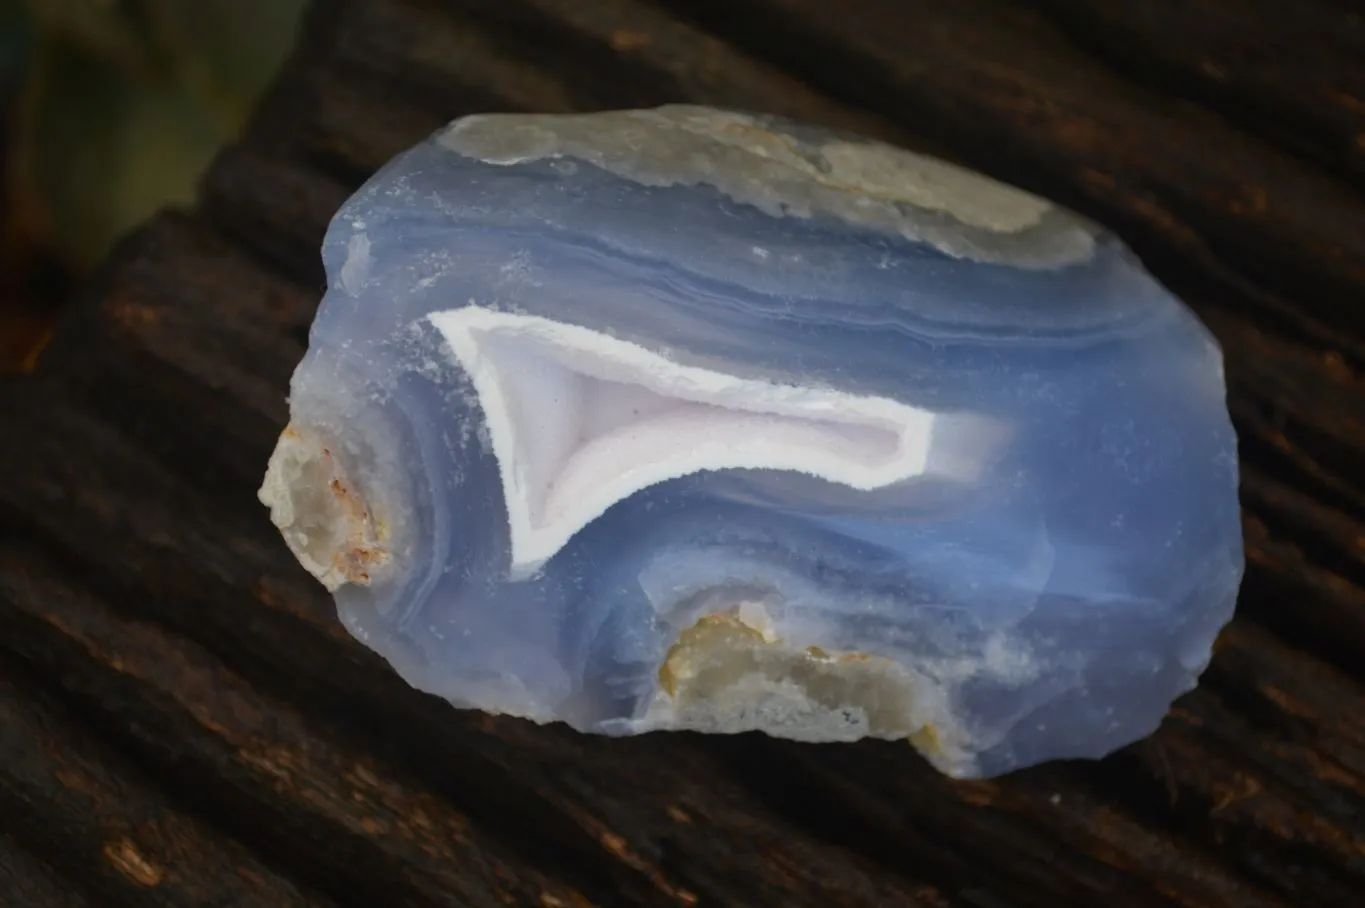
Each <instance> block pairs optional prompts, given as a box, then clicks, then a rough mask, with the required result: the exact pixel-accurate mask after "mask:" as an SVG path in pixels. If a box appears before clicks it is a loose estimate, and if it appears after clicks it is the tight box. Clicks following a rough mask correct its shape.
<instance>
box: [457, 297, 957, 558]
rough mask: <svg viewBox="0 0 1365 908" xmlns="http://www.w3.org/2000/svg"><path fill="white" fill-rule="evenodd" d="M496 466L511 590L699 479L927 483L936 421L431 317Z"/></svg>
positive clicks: (613, 347)
mask: <svg viewBox="0 0 1365 908" xmlns="http://www.w3.org/2000/svg"><path fill="white" fill-rule="evenodd" d="M430 318H431V321H432V323H433V324H434V325H435V326H436V327H437V329H438V330H440V331H441V333H442V335H443V336H444V337H445V339H446V341H447V343H448V344H449V346H450V350H451V352H452V353H453V354H454V356H455V358H456V360H457V361H458V363H459V365H460V367H461V368H462V369H463V370H464V371H465V372H466V373H467V374H468V375H469V377H470V379H471V381H472V382H473V386H474V390H475V392H476V394H477V395H478V400H479V405H480V407H481V408H482V410H483V413H484V419H485V421H486V423H487V428H488V435H489V438H490V440H491V444H492V448H493V453H494V455H495V456H496V458H497V460H498V468H499V471H500V475H501V480H502V485H503V493H504V499H505V501H506V506H507V518H508V525H509V529H510V534H511V548H512V564H511V572H512V574H513V575H514V576H529V575H530V574H533V573H534V572H535V571H536V570H537V569H538V568H539V567H540V566H541V565H542V564H544V563H545V562H546V561H547V560H548V559H549V558H551V557H552V556H553V555H554V554H555V553H556V552H557V551H559V550H560V549H561V548H562V547H563V546H564V545H565V544H566V543H567V542H568V541H569V540H570V539H571V538H572V537H573V535H574V534H575V533H577V532H578V531H579V530H581V529H582V528H583V527H584V526H586V525H587V524H588V523H589V522H591V521H592V520H593V519H595V518H596V517H598V516H600V515H601V514H603V513H604V512H605V511H606V510H607V509H608V508H609V507H611V506H612V505H613V504H615V503H616V502H618V501H621V500H622V499H624V498H627V497H629V496H630V495H632V494H634V493H636V492H638V491H640V490H642V489H644V488H647V487H648V486H651V485H654V484H656V483H659V482H663V481H666V480H669V479H675V478H678V477H682V476H687V475H689V474H692V473H697V472H700V471H704V470H724V469H770V470H790V471H799V472H802V473H806V474H809V475H812V476H816V477H819V478H821V479H824V480H827V481H830V482H835V483H840V484H842V485H846V486H850V487H852V488H855V489H860V490H871V489H876V488H881V487H884V486H888V485H892V484H894V483H897V482H901V481H903V480H907V479H910V478H913V477H916V476H919V475H921V474H923V473H925V472H926V470H927V469H929V454H930V443H931V434H932V429H933V426H934V422H935V418H936V417H935V415H934V414H933V413H930V412H928V411H925V410H921V409H918V408H916V407H911V406H908V405H906V404H902V403H899V402H897V401H894V400H890V399H888V398H884V397H874V396H858V395H854V394H849V393H845V392H840V391H833V390H828V389H824V388H815V387H799V386H794V385H785V384H777V383H774V382H771V381H766V380H761V379H750V378H741V377H738V376H734V375H729V374H726V373H723V372H718V371H713V370H710V369H704V368H699V367H696V366H688V365H683V364H680V363H677V362H674V361H673V360H670V359H668V358H667V357H666V356H663V355H661V354H659V353H656V352H654V351H651V350H648V349H646V348H645V347H642V346H640V345H639V344H636V343H633V342H630V341H625V340H620V339H618V338H614V337H612V336H610V335H608V334H605V333H603V332H600V331H594V330H590V329H588V328H583V327H580V326H577V325H570V324H564V323H561V322H556V321H552V320H550V319H546V318H541V317H538V316H528V315H520V314H515V313H507V312H495V311H490V310H488V309H484V308H481V307H478V306H473V305H471V306H467V307H464V308H460V309H452V310H447V311H444V312H437V313H433V314H432V315H431V316H430Z"/></svg>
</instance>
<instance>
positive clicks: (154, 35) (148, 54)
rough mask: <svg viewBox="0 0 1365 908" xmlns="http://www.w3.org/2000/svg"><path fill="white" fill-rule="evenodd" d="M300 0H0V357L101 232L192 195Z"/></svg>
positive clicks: (28, 347) (30, 334)
mask: <svg viewBox="0 0 1365 908" xmlns="http://www.w3.org/2000/svg"><path fill="white" fill-rule="evenodd" d="M306 2H307V0H0V113H3V125H2V126H0V153H2V154H3V157H2V158H0V160H3V166H4V184H3V187H4V188H3V197H2V202H0V218H2V219H3V220H2V221H0V229H2V230H3V233H2V234H0V370H7V371H13V370H24V369H28V368H31V367H32V365H33V363H34V361H35V358H36V355H37V352H38V350H40V349H41V347H42V345H43V344H44V343H45V341H46V338H47V336H48V334H49V333H50V331H51V327H52V325H53V323H54V322H55V320H56V318H57V317H58V315H59V313H60V310H61V307H62V305H63V304H64V302H65V301H66V300H68V299H69V298H70V296H71V294H72V293H73V292H74V291H75V290H76V289H77V288H78V287H79V286H80V282H81V280H82V278H83V277H84V276H85V275H87V274H88V273H89V271H90V269H91V268H92V267H93V266H94V265H95V264H96V263H98V262H99V260H100V258H101V257H102V256H103V255H104V254H105V252H107V251H108V249H109V247H110V246H111V244H112V243H113V242H114V241H115V240H116V239H117V238H118V237H119V236H120V235H122V234H123V233H124V232H125V231H127V230H128V229H129V228H131V227H133V226H135V225H136V224H137V223H139V222H140V221H142V220H143V219H145V218H146V217H148V216H149V215H150V214H152V213H153V212H155V211H156V210H157V209H159V208H161V207H163V206H166V205H174V204H184V203H188V202H189V201H190V200H192V199H193V197H194V191H195V186H196V183H197V181H198V178H199V177H200V175H201V174H202V173H203V171H204V169H205V167H206V166H207V165H208V163H209V161H210V160H211V159H212V157H213V155H214V153H215V152H216V151H217V150H218V149H219V148H220V147H222V145H223V144H224V143H225V142H228V141H230V140H231V139H232V138H233V137H234V136H236V135H237V133H238V131H239V130H240V129H241V128H242V126H243V124H244V122H245V120H246V118H247V116H248V115H249V113H250V111H251V109H252V106H253V105H254V103H255V102H256V100H257V99H258V98H259V96H260V94H261V92H262V91H263V90H264V89H265V87H266V86H267V85H268V84H269V82H270V80H271V78H272V77H273V76H274V74H275V72H276V70H277V69H278V68H279V65H280V63H281V62H282V61H283V59H284V57H285V56H286V55H287V53H288V52H289V48H290V46H291V45H292V43H293V39H294V32H295V30H296V28H297V26H298V22H299V18H300V14H301V12H302V10H303V7H304V5H305V4H306Z"/></svg>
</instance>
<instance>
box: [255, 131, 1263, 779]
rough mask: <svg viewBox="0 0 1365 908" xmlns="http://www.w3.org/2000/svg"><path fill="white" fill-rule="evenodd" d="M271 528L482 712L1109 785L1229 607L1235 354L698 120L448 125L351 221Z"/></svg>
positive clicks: (1048, 214) (888, 171)
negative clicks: (881, 743)
mask: <svg viewBox="0 0 1365 908" xmlns="http://www.w3.org/2000/svg"><path fill="white" fill-rule="evenodd" d="M323 254H324V257H325V260H326V264H327V269H328V273H329V275H330V277H331V286H330V289H329V290H328V292H327V295H326V297H325V298H324V299H323V301H322V306H321V308H320V309H319V311H318V315H317V320H316V322H315V323H314V325H313V329H312V335H311V341H310V345H309V350H308V354H307V356H306V357H305V359H304V360H303V362H302V364H301V365H300V366H299V368H298V371H297V372H296V373H295V375H294V379H293V390H292V398H291V408H292V420H291V424H290V426H289V428H288V429H286V430H285V433H284V435H283V436H282V437H281V440H280V443H279V446H278V448H277V449H276V452H275V454H274V457H273V458H272V460H271V463H270V466H269V469H268V472H267V476H266V479H265V484H264V486H263V487H262V490H261V498H262V500H263V501H264V502H265V503H266V504H267V505H269V506H270V508H271V511H272V516H273V519H274V520H275V522H276V524H277V525H278V526H279V527H280V528H281V530H282V532H283V534H284V537H285V539H286V541H287V542H288V544H289V545H290V547H291V549H292V550H293V551H294V553H295V554H296V555H297V556H298V558H299V560H300V561H301V562H302V563H303V564H304V566H305V567H307V568H308V569H309V570H310V571H312V572H313V573H314V574H315V575H316V576H317V577H318V578H319V579H320V580H322V582H323V583H324V584H326V585H327V586H328V588H329V589H332V590H333V591H334V592H335V595H336V601H337V605H338V607H339V610H340V613H341V617H342V620H343V621H344V622H345V624H346V626H347V627H348V628H349V629H350V631H351V632H352V633H353V634H354V635H355V636H356V637H357V638H359V639H360V640H362V641H364V642H365V643H366V644H368V645H369V646H371V647H373V648H374V649H375V650H377V651H378V652H379V653H381V654H382V655H383V656H384V657H385V658H387V659H388V660H389V661H390V662H391V663H392V664H393V665H394V667H395V668H396V669H397V670H398V672H399V673H401V674H402V676H403V677H404V678H405V679H407V680H408V681H409V682H410V683H412V684H413V685H414V686H416V687H418V688H421V689H422V690H425V691H430V692H431V693H434V694H438V695H440V696H442V697H445V698H447V699H449V700H450V701H451V702H452V703H455V704H457V705H460V706H468V707H477V708H479V709H483V710H487V711H489V712H499V713H508V714H511V715H515V716H524V717H526V718H529V719H533V720H536V721H551V720H563V721H565V722H567V723H569V724H570V725H572V726H573V727H575V728H578V729H581V730H584V731H593V732H601V733H605V734H612V735H620V734H632V733H636V732H642V731H647V730H651V729H670V728H672V729H677V728H686V729H696V730H701V731H712V732H736V731H745V730H754V729H757V730H762V731H765V732H767V733H769V734H772V735H778V736H782V737H788V738H797V739H802V740H809V741H838V740H850V739H855V738H859V737H863V736H873V737H881V738H904V739H908V740H909V741H911V742H912V743H913V744H914V745H915V746H916V747H917V748H919V749H920V751H921V752H923V753H924V754H925V755H926V756H927V757H928V758H929V759H930V760H931V761H933V762H934V764H935V765H937V766H938V767H940V768H941V769H942V770H943V771H945V772H947V773H950V774H953V775H959V776H979V775H990V774H995V773H999V772H1003V771H1006V770H1009V769H1012V768H1015V767H1019V766H1023V765H1027V764H1031V763H1035V762H1038V761H1040V760H1045V759H1049V758H1054V757H1075V756H1098V755H1102V754H1105V753H1107V752H1109V751H1111V750H1113V749H1114V748H1116V747H1118V746H1120V745H1122V744H1125V743H1127V742H1129V741H1132V740H1134V739H1136V738H1138V737H1141V736H1142V735H1145V734H1146V733H1148V732H1149V731H1151V730H1152V729H1153V728H1154V727H1155V726H1156V724H1157V723H1158V722H1159V720H1160V718H1161V716H1162V715H1163V713H1164V712H1165V710H1166V709H1167V707H1168V706H1169V704H1170V702H1171V700H1172V699H1173V698H1174V697H1175V696H1176V695H1178V694H1180V693H1181V692H1182V691H1185V690H1187V689H1189V688H1190V687H1191V686H1192V685H1193V684H1194V682H1195V679H1196V677H1197V676H1198V674H1199V673H1200V672H1201V671H1202V670H1203V668H1204V666H1205V665H1206V663H1207V661H1208V658H1209V652H1210V646H1211V644H1212V641H1213V638H1214V636H1215V634H1216V633H1217V632H1218V630H1219V628H1220V627H1221V626H1222V625H1223V624H1224V623H1225V622H1226V621H1227V620H1228V618H1229V616H1230V614H1231V611H1232V608H1233V602H1234V599H1235V596H1236V590H1237V586H1238V583H1239V580H1240V578H1241V572H1242V550H1241V536H1240V525H1239V519H1238V504H1237V460H1236V439H1235V437H1234V434H1233V430H1232V427H1231V425H1230V423H1229V420H1228V416H1227V411H1226V407H1225V402H1224V395H1225V392H1224V384H1223V374H1222V366H1221V358H1220V354H1219V351H1218V348H1217V346H1216V344H1215V342H1214V341H1213V339H1212V338H1211V337H1210V335H1209V333H1208V332H1207V331H1206V330H1205V329H1204V328H1203V327H1202V326H1201V325H1200V324H1199V322H1198V321H1197V320H1196V318H1195V317H1194V316H1193V315H1192V314H1191V313H1190V312H1189V311H1188V310H1187V309H1186V308H1185V307H1184V306H1182V305H1181V304H1180V303H1179V302H1178V301H1177V300H1176V299H1174V298H1173V297H1172V296H1171V295H1170V294H1169V293H1167V292H1166V291H1165V290H1164V289H1162V287H1161V286H1159V285H1158V284H1157V283H1156V282H1155V281H1154V280H1153V279H1152V278H1151V277H1149V276H1148V275H1147V274H1146V273H1145V272H1144V271H1143V270H1142V268H1141V267H1140V265H1139V264H1138V262H1137V261H1136V260H1135V259H1134V258H1133V256H1132V255H1131V254H1130V253H1129V252H1128V251H1127V250H1126V249H1125V247H1124V246H1123V245H1122V244H1121V243H1120V242H1119V241H1118V240H1117V239H1115V238H1114V237H1113V236H1112V235H1110V234H1108V233H1106V232H1104V231H1102V230H1101V229H1099V228H1097V227H1096V226H1095V225H1093V224H1091V223H1088V222H1086V221H1084V220H1083V219H1081V218H1079V217H1077V216H1076V215H1074V214H1071V213H1069V212H1067V211H1064V210H1062V209H1060V208H1058V207H1056V206H1054V205H1052V204H1050V203H1048V202H1046V201H1044V200H1042V199H1038V198H1036V197H1033V196H1031V195H1028V194H1026V193H1023V192H1020V191H1018V190H1015V189H1012V188H1010V187H1006V186H1003V185H1000V184H998V183H995V182H993V181H990V180H988V179H986V178H984V177H982V176H979V175H976V174H973V173H971V172H969V171H965V170H962V169H960V168H957V167H953V166H950V165H948V164H945V163H943V162H940V161H937V160H934V159H931V158H926V157H923V156H919V155H915V154H911V153H909V152H905V151H900V150H897V149H894V148H891V147H888V146H885V145H881V144H877V143H873V142H868V141H864V140H861V139H856V138H849V137H845V136H838V135H834V134H830V133H826V132H823V131H820V130H815V129H812V128H808V127H804V126H800V125H797V124H793V123H789V122H785V121H779V120H775V119H771V118H765V117H758V116H750V115H746V114H739V113H732V112H725V111H718V110H710V109H706V108H697V107H666V108H660V109H658V110H650V111H626V112H610V113H596V114H588V115H581V116H531V115H493V116H480V117H469V118H466V119H463V120H459V121H457V122H456V123H454V124H453V125H451V126H450V127H448V128H447V129H445V130H443V131H441V132H440V133H438V134H437V135H435V136H433V137H432V138H431V139H430V140H429V141H427V142H425V143H423V144H421V145H419V146H418V147H416V148H414V149H412V150H411V151H409V152H407V153H405V154H403V155H400V156H399V157H398V158H397V159H395V160H394V161H393V162H392V163H390V164H389V165H388V166H386V167H385V168H384V169H383V170H382V171H381V172H380V173H378V174H377V175H376V176H375V177H374V178H373V179H371V180H370V181H369V183H367V184H366V185H365V187H364V188H363V189H361V190H360V191H359V192H358V193H357V194H356V195H355V196H354V197H353V198H352V199H351V200H350V201H349V202H347V203H346V205H345V206H344V207H343V208H342V210H341V211H340V212H339V213H338V214H337V216H336V218H335V219H334V221H333V222H332V225H331V228H330V230H329V231H328V234H327V238H326V242H325V245H324V248H323Z"/></svg>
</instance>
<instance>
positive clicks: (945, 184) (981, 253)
mask: <svg viewBox="0 0 1365 908" xmlns="http://www.w3.org/2000/svg"><path fill="white" fill-rule="evenodd" d="M438 141H439V142H440V143H441V144H442V145H444V146H445V147H447V148H449V149H451V150H452V151H455V152H458V153H459V154H462V155H465V156H466V157H471V158H475V159H478V160H481V161H484V162H486V163H490V164H503V165H509V164H517V163H522V162H526V161H535V160H541V159H546V158H575V159H578V160H581V161H586V162H588V163H590V164H593V165H594V166H597V167H600V168H602V169H604V170H607V171H609V172H611V173H614V174H616V175H617V176H622V177H625V178H627V179H630V180H634V181H636V182H639V183H643V184H645V185H649V186H670V185H697V184H703V185H708V186H712V187H714V188H715V189H717V190H719V191H720V192H722V193H723V194H725V195H726V196H728V197H730V198H731V199H733V200H735V201H737V202H741V203H745V204H749V205H754V206H756V207H757V208H759V209H761V210H763V211H765V212H766V213H768V214H771V215H786V216H795V217H802V218H809V217H816V216H826V217H834V218H838V219H840V220H842V221H844V222H846V223H849V224H852V225H855V226H859V227H864V228H869V229H873V230H879V231H883V232H887V233H892V234H899V235H902V236H904V237H907V238H909V239H912V240H918V241H922V242H926V243H929V244H931V245H933V246H935V247H936V248H938V249H939V250H941V251H943V252H945V253H947V254H949V255H952V256H956V257H960V258H969V259H975V260H978V261H983V262H996V263H1002V264H1009V265H1013V266H1015V267H1020V268H1058V267H1063V266H1065V265H1069V264H1074V263H1078V262H1083V261H1085V260H1087V259H1089V258H1090V256H1091V254H1092V252H1093V250H1094V244H1095V237H1096V235H1097V233H1098V229H1097V228H1096V227H1095V226H1094V225H1092V224H1091V223H1089V222H1088V221H1086V220H1085V219H1083V218H1081V217H1080V216H1078V215H1076V214H1073V213H1071V212H1069V211H1066V210H1065V209H1062V208H1059V207H1057V206H1056V205H1053V204H1052V203H1051V202H1049V201H1047V200H1046V199H1042V198H1039V197H1038V196H1035V195H1032V194H1030V193H1027V192H1024V191H1023V190H1021V189H1016V188H1015V187H1013V186H1008V185H1006V184H1004V183H1000V182H998V181H996V180H993V179H990V178H989V177H986V176H983V175H982V174H979V173H976V172H974V171H971V170H968V169H966V168H963V167H958V166H956V165H954V164H950V163H948V162H946V161H941V160H939V159H937V158H932V157H928V156H926V155H922V154H917V153H915V152H911V151H907V150H905V149H901V148H897V147H895V146H892V145H888V144H886V143H883V142H876V141H872V140H869V139H862V138H855V137H847V136H841V135H837V134H834V133H829V132H826V131H823V130H818V129H814V128H811V127H803V126H797V125H795V124H789V123H787V122H785V121H781V120H778V119H776V118H772V117H763V116H756V115H752V114H746V113H741V112H737V111H729V110H718V109H714V108H709V107H699V106H692V105H669V106H665V107H659V108H654V109H649V110H623V111H603V112H597V113H588V114H570V115H564V114H484V115H477V116H470V117H465V118H463V119H460V120H457V121H455V122H454V123H452V124H451V125H450V126H449V127H447V128H446V130H445V131H444V132H443V133H442V134H441V135H440V136H439V137H438Z"/></svg>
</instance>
